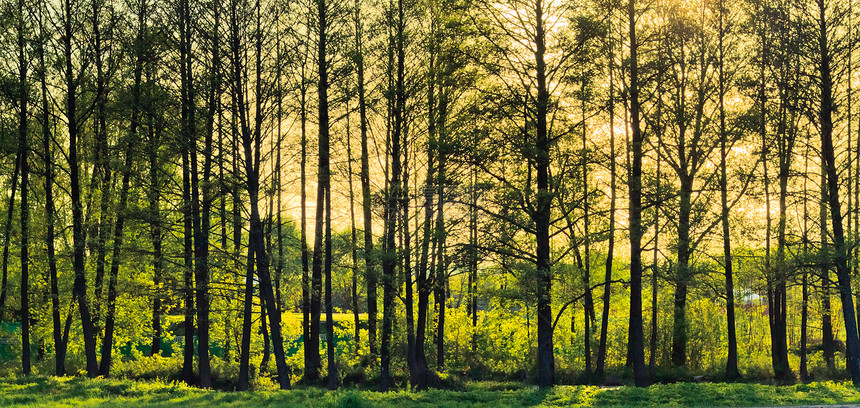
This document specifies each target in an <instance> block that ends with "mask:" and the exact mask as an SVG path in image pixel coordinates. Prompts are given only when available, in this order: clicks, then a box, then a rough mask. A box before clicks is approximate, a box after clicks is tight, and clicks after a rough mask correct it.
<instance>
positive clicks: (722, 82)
mask: <svg viewBox="0 0 860 408" xmlns="http://www.w3.org/2000/svg"><path fill="white" fill-rule="evenodd" d="M724 12H725V9H724V6H723V1H722V0H720V3H719V13H720V16H719V58H720V59H719V67H718V68H719V88H720V89H719V98H720V100H719V105H720V106H719V109H720V203H721V210H722V211H721V212H720V223H721V224H722V226H723V271H724V272H725V278H726V324H727V327H728V355H727V357H726V377H727V378H729V379H736V378H739V377H740V375H741V373H740V371H739V370H738V339H737V333H736V332H735V284H734V275H733V271H732V268H733V266H732V245H731V234H730V232H729V231H730V228H729V204H728V195H729V188H728V174H727V171H726V159H727V158H728V152H727V150H726V145H727V144H728V140H727V139H728V134H727V131H726V108H725V96H726V75H725V45H724V44H723V39H724V38H725V35H726V30H725V26H724V25H723V14H724Z"/></svg>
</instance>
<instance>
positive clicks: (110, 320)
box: [99, 8, 147, 377]
mask: <svg viewBox="0 0 860 408" xmlns="http://www.w3.org/2000/svg"><path fill="white" fill-rule="evenodd" d="M146 14H147V12H146V10H145V8H144V9H143V10H140V12H139V13H138V34H137V36H136V38H135V44H134V48H135V49H134V51H135V64H134V85H133V87H132V106H131V109H132V111H131V123H130V126H129V134H128V137H127V140H126V147H125V161H124V164H123V168H122V169H121V171H122V186H121V187H120V197H119V205H118V206H117V208H116V225H115V226H114V242H113V254H112V255H111V267H110V272H109V278H108V279H109V282H108V298H107V311H106V314H105V326H104V336H103V337H102V350H101V352H102V353H101V354H102V356H101V357H102V359H101V364H100V366H99V375H101V376H103V377H109V376H110V368H111V359H112V353H113V333H114V326H115V323H116V297H117V287H116V286H117V277H118V275H119V265H120V255H121V252H122V246H123V243H124V239H125V230H124V226H125V219H126V216H127V215H126V211H127V207H128V194H129V187H130V184H131V172H132V164H133V160H134V150H135V146H136V145H137V141H138V139H139V138H140V135H138V128H139V125H140V98H141V95H140V92H141V90H140V88H141V81H142V77H143V47H144V44H143V35H145V34H144V33H145V31H146V27H145V21H146V20H145V19H146V17H147V16H146Z"/></svg>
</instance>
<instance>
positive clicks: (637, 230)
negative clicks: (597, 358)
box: [627, 0, 648, 387]
mask: <svg viewBox="0 0 860 408" xmlns="http://www.w3.org/2000/svg"><path fill="white" fill-rule="evenodd" d="M627 21H628V24H629V36H630V38H629V44H630V57H629V61H630V69H629V72H630V82H629V85H628V86H629V98H630V102H629V103H630V120H631V122H630V125H631V133H632V140H631V142H632V143H631V144H630V146H631V152H630V153H631V155H632V158H631V160H632V167H631V171H630V176H629V177H628V181H627V185H628V190H629V196H630V198H629V201H630V204H629V211H628V212H629V215H628V218H629V223H630V224H629V228H630V345H629V346H628V347H629V350H630V357H631V360H632V361H631V362H632V365H633V379H634V382H635V384H636V386H637V387H644V386H646V385H647V383H648V378H647V377H646V372H645V349H644V346H645V342H644V334H643V333H642V233H643V231H642V145H643V142H644V140H643V135H642V130H641V128H640V117H639V115H640V109H641V108H640V106H639V66H638V48H639V45H638V42H637V39H636V3H635V0H629V1H628V3H627Z"/></svg>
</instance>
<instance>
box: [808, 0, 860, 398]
mask: <svg viewBox="0 0 860 408" xmlns="http://www.w3.org/2000/svg"><path fill="white" fill-rule="evenodd" d="M818 5H819V10H818V11H819V16H818V17H819V21H818V23H819V28H820V32H819V38H818V45H819V52H820V54H819V66H818V71H819V75H820V79H821V100H820V108H819V109H820V110H819V115H820V121H821V123H820V128H819V129H820V131H821V151H822V155H823V156H824V167H825V169H826V171H827V192H828V195H827V199H828V202H829V204H830V220H831V223H832V227H833V244H834V247H835V248H834V249H835V257H834V262H835V263H836V277H837V280H838V282H839V296H840V298H841V300H842V314H843V317H844V319H845V331H846V332H847V334H846V341H845V343H846V344H845V346H846V352H847V353H848V354H849V355H851V356H855V357H852V358H850V359H849V360H848V362H847V365H848V372H849V373H851V379H852V380H853V382H854V384H855V385H857V384H860V358H856V356H860V338H858V333H857V320H856V318H855V315H854V312H855V310H854V298H853V296H852V293H851V270H850V269H849V268H848V248H847V246H846V244H845V234H844V231H843V229H842V209H841V203H840V202H839V178H838V175H837V169H836V159H835V157H834V156H835V155H834V149H833V119H832V114H833V111H834V110H835V106H834V100H833V81H832V77H831V66H830V63H831V61H830V60H831V57H832V55H831V52H830V47H829V43H828V42H829V38H828V30H827V23H826V21H827V20H826V18H825V7H824V2H823V1H821V2H819V3H818Z"/></svg>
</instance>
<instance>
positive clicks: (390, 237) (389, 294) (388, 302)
mask: <svg viewBox="0 0 860 408" xmlns="http://www.w3.org/2000/svg"><path fill="white" fill-rule="evenodd" d="M396 12H397V20H396V21H395V22H394V24H395V26H394V44H393V46H394V48H395V49H394V50H392V51H393V52H394V53H395V54H396V62H395V63H396V83H395V87H394V99H395V100H394V105H393V107H392V119H393V129H392V133H391V144H390V147H391V152H390V155H391V173H390V180H389V185H388V191H387V192H386V207H387V213H386V219H385V234H384V245H383V258H382V274H383V277H382V286H383V295H382V308H383V310H382V347H381V350H380V379H379V381H380V389H381V390H383V391H385V390H388V389H389V388H390V387H391V386H392V385H393V384H392V378H391V351H392V350H391V340H392V339H391V336H392V334H393V329H394V313H395V308H394V298H395V296H396V288H395V283H396V279H397V276H396V269H397V264H398V258H399V254H398V248H397V247H396V246H395V245H396V239H395V238H396V235H397V219H398V218H399V215H400V205H399V204H400V195H401V194H402V192H401V188H402V186H401V180H400V177H401V175H402V168H401V162H400V160H401V155H402V153H401V147H402V146H401V143H402V140H401V137H402V135H403V129H404V127H405V119H404V115H405V108H406V94H405V89H404V86H405V85H404V81H405V72H404V71H405V66H404V64H405V59H406V55H405V50H404V47H405V45H404V34H405V33H404V29H405V19H404V4H403V0H397V10H396Z"/></svg>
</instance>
